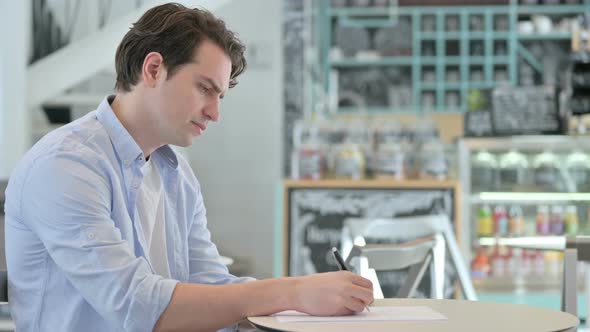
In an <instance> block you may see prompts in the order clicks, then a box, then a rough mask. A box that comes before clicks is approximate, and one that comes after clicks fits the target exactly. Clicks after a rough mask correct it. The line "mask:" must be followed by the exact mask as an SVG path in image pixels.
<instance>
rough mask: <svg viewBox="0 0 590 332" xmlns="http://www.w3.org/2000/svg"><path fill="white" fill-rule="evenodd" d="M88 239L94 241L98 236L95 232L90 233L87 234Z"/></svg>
mask: <svg viewBox="0 0 590 332" xmlns="http://www.w3.org/2000/svg"><path fill="white" fill-rule="evenodd" d="M86 237H87V238H88V240H94V238H95V237H96V235H94V233H93V232H88V233H87V234H86Z"/></svg>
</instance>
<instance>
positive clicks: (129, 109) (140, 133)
mask: <svg viewBox="0 0 590 332" xmlns="http://www.w3.org/2000/svg"><path fill="white" fill-rule="evenodd" d="M137 97H138V96H136V95H134V94H133V92H128V93H118V94H117V95H116V96H115V99H114V100H113V102H112V103H111V108H112V109H113V111H114V113H115V115H116V116H117V118H118V119H119V121H121V124H122V125H123V127H125V129H127V131H128V132H129V134H130V135H131V137H133V140H135V142H136V143H137V145H139V147H140V148H141V151H143V154H144V156H145V157H146V158H149V156H150V155H151V153H152V152H154V151H155V150H156V149H157V148H159V147H160V146H162V145H163V144H161V143H159V142H157V137H158V135H157V130H156V128H155V127H154V121H151V119H150V112H149V111H148V110H147V109H145V106H143V105H142V104H141V103H139V102H137V101H138V100H141V98H137Z"/></svg>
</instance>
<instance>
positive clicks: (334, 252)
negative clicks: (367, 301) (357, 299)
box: [332, 247, 371, 312]
mask: <svg viewBox="0 0 590 332" xmlns="http://www.w3.org/2000/svg"><path fill="white" fill-rule="evenodd" d="M332 256H334V259H335V260H336V265H338V269H339V270H340V271H350V269H349V268H348V267H347V266H346V263H344V259H342V256H341V255H340V252H339V251H338V249H336V247H332ZM365 308H367V311H369V312H371V310H369V306H366V307H365Z"/></svg>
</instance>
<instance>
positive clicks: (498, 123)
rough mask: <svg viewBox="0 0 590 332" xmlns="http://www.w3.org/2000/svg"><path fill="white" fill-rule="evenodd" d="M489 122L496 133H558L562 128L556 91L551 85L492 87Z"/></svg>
mask: <svg viewBox="0 0 590 332" xmlns="http://www.w3.org/2000/svg"><path fill="white" fill-rule="evenodd" d="M492 98H493V101H492V103H493V108H492V126H493V128H494V133H496V134H498V135H525V134H557V133H559V132H560V129H561V127H560V126H561V122H560V117H559V113H558V107H557V101H556V91H555V88H553V87H551V86H531V87H512V86H509V85H505V86H501V87H498V88H496V89H494V92H493V97H492Z"/></svg>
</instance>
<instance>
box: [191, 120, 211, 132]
mask: <svg viewBox="0 0 590 332" xmlns="http://www.w3.org/2000/svg"><path fill="white" fill-rule="evenodd" d="M191 123H192V124H194V125H195V126H197V127H199V128H200V129H201V131H205V129H207V125H206V124H204V123H199V122H195V121H191Z"/></svg>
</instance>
